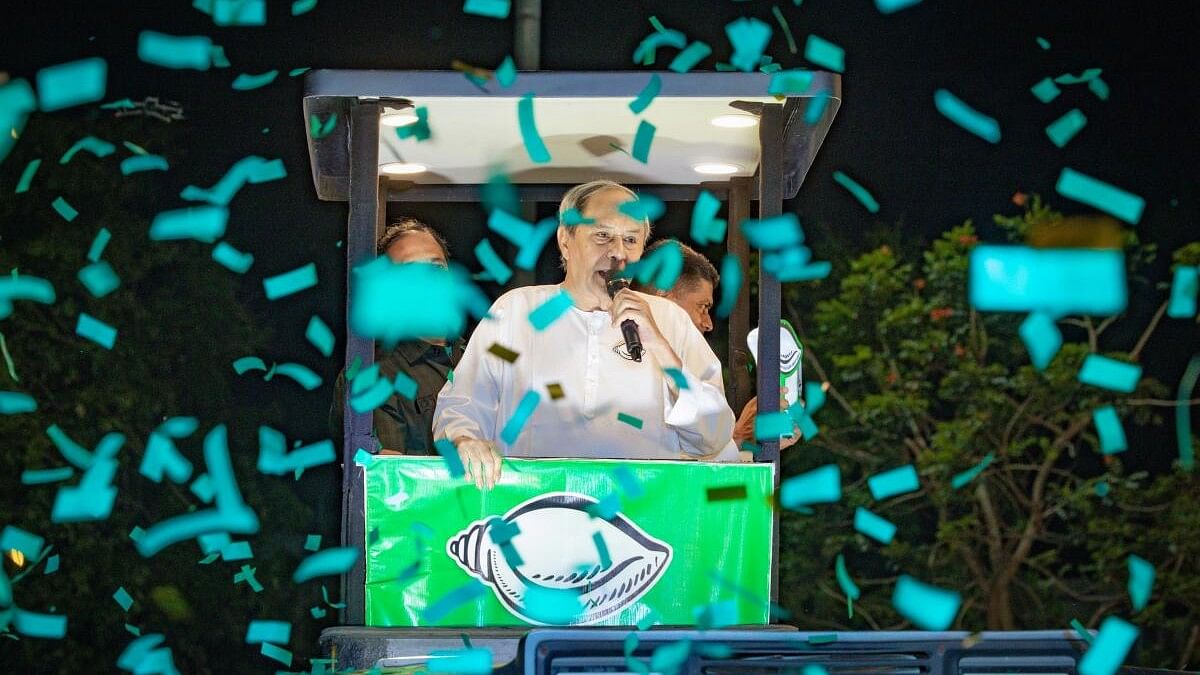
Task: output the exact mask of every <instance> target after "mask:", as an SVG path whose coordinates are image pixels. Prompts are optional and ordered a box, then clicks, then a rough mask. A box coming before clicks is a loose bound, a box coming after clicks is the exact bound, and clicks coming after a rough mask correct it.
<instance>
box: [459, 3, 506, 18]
mask: <svg viewBox="0 0 1200 675" xmlns="http://www.w3.org/2000/svg"><path fill="white" fill-rule="evenodd" d="M510 9H511V7H510V4H509V0H466V2H465V3H464V4H463V12H464V13H466V14H474V15H476V16H486V17H488V18H489V19H507V18H508V13H509V11H510Z"/></svg>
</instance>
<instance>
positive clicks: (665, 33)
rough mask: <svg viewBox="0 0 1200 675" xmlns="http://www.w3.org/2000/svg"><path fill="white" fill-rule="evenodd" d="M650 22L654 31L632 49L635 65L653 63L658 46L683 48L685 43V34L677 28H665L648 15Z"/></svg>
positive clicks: (650, 64) (649, 64)
mask: <svg viewBox="0 0 1200 675" xmlns="http://www.w3.org/2000/svg"><path fill="white" fill-rule="evenodd" d="M650 23H651V25H653V26H654V32H653V33H651V34H649V35H647V36H646V37H645V38H644V39H643V40H642V41H641V42H640V43H638V46H637V49H635V50H634V51H633V62H634V63H635V64H637V65H643V66H652V65H654V61H655V58H656V55H657V51H658V50H659V49H660V48H663V47H674V48H675V49H683V48H684V46H686V45H687V36H685V35H684V34H683V33H681V32H679V31H677V30H667V29H666V28H664V27H663V25H662V24H661V23H659V21H658V19H657V18H655V17H650Z"/></svg>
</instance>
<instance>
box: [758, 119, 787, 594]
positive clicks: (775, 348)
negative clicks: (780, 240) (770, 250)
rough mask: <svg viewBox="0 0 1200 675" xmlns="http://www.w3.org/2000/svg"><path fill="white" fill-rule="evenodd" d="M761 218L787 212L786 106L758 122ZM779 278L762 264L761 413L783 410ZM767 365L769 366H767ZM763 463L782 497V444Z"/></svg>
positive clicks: (771, 447)
mask: <svg viewBox="0 0 1200 675" xmlns="http://www.w3.org/2000/svg"><path fill="white" fill-rule="evenodd" d="M758 146H759V162H758V217H759V218H770V217H772V216H777V215H779V214H781V213H783V106H781V105H779V104H776V103H771V104H767V105H764V106H763V110H762V116H761V117H760V118H759V122H758ZM781 302H782V291H781V289H780V287H779V279H777V278H776V277H775V276H774V275H773V274H770V273H768V272H767V271H766V270H765V269H763V265H762V257H761V255H760V257H759V265H758V410H759V412H760V413H764V412H770V411H772V410H779V311H780V304H781ZM764 364H765V365H764ZM759 461H763V462H773V463H774V464H775V487H776V490H775V494H776V495H778V494H779V490H778V487H779V441H776V440H771V441H763V444H762V452H761V453H760V454H759ZM772 523H773V525H772V528H771V529H772V532H771V600H773V601H774V600H778V599H779V516H778V515H776V517H775V518H774V519H773V520H772Z"/></svg>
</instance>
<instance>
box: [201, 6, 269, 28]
mask: <svg viewBox="0 0 1200 675" xmlns="http://www.w3.org/2000/svg"><path fill="white" fill-rule="evenodd" d="M213 2H214V3H215V4H214V5H213V12H212V17H213V23H215V24H217V25H218V26H264V25H266V23H267V3H266V0H213Z"/></svg>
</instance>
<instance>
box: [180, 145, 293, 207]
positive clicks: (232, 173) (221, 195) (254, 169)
mask: <svg viewBox="0 0 1200 675" xmlns="http://www.w3.org/2000/svg"><path fill="white" fill-rule="evenodd" d="M286 177H287V168H286V167H284V165H283V160H279V159H272V160H268V159H264V158H262V157H258V156H255V155H250V156H248V157H243V158H242V159H240V160H238V161H237V162H236V163H235V164H234V165H233V166H231V167H230V168H229V170H228V171H226V172H225V175H224V176H222V177H221V180H219V181H217V184H216V185H214V186H212V187H211V188H208V189H204V188H200V187H196V186H195V185H188V186H187V187H185V188H184V189H183V192H181V193H180V195H179V196H180V197H182V198H183V199H186V200H188V201H193V202H194V201H201V202H208V203H209V204H212V205H214V206H228V205H229V202H231V201H233V198H234V196H235V195H237V193H238V191H239V190H241V189H242V186H244V185H245V184H246V183H251V184H259V183H266V182H269V181H274V180H279V179H281V178H286Z"/></svg>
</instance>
